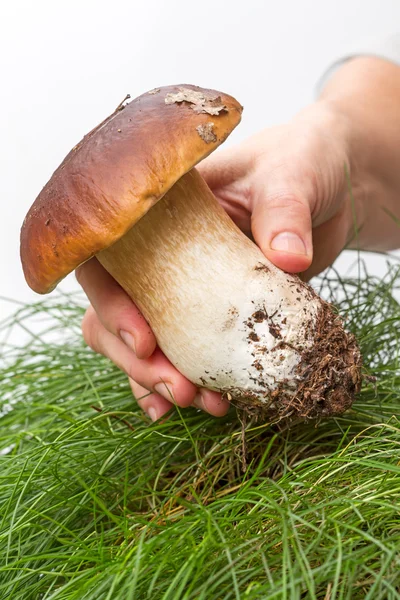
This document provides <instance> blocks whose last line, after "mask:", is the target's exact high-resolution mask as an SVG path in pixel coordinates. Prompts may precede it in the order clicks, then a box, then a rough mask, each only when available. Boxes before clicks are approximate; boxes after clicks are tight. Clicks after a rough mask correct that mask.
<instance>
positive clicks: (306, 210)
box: [251, 176, 313, 273]
mask: <svg viewBox="0 0 400 600" xmlns="http://www.w3.org/2000/svg"><path fill="white" fill-rule="evenodd" d="M257 179H258V185H257V180H256V181H255V186H254V196H253V210H252V217H251V228H252V232H253V236H254V239H255V241H256V243H257V245H258V246H259V247H260V248H261V250H262V251H263V253H264V254H265V256H266V257H267V258H268V259H269V260H270V261H271V262H272V263H273V264H274V265H276V266H277V267H279V268H280V269H283V270H284V271H289V272H292V273H299V272H301V271H304V270H306V269H307V268H308V267H309V266H310V265H311V262H312V259H313V245H312V219H311V203H312V201H311V200H310V194H309V193H307V191H305V190H302V188H301V186H298V185H295V184H293V183H292V184H291V185H290V187H289V186H288V182H289V181H290V179H289V178H287V180H286V179H285V178H283V180H282V179H281V178H279V179H276V178H271V179H270V181H268V182H265V181H263V180H261V178H260V176H258V178H257Z"/></svg>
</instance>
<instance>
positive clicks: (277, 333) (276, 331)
mask: <svg viewBox="0 0 400 600" xmlns="http://www.w3.org/2000/svg"><path fill="white" fill-rule="evenodd" d="M268 329H269V332H270V334H271V335H272V337H274V338H275V339H280V338H281V337H282V334H281V330H280V328H279V327H278V325H276V324H275V323H270V324H269V325H268Z"/></svg>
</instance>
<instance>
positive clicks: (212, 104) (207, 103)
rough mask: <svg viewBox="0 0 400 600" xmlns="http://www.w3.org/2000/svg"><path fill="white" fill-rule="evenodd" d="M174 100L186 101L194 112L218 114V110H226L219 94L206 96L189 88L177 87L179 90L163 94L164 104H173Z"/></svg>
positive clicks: (178, 101)
mask: <svg viewBox="0 0 400 600" xmlns="http://www.w3.org/2000/svg"><path fill="white" fill-rule="evenodd" d="M175 102H177V103H180V102H188V103H189V104H191V107H190V108H191V109H192V110H194V112H196V113H199V114H200V113H207V114H209V115H215V116H216V115H219V113H220V112H222V111H226V112H228V109H227V107H226V106H225V104H223V103H222V99H221V96H214V97H211V98H207V96H205V95H204V94H203V93H202V92H198V91H196V90H191V89H189V88H179V92H176V93H175V94H174V93H169V94H167V95H166V96H165V104H174V103H175Z"/></svg>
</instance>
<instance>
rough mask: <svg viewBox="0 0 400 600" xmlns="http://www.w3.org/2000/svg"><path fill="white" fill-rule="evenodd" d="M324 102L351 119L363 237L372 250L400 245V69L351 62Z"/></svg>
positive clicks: (353, 175)
mask: <svg viewBox="0 0 400 600" xmlns="http://www.w3.org/2000/svg"><path fill="white" fill-rule="evenodd" d="M319 101H320V102H322V103H324V104H326V105H328V106H329V107H330V108H332V109H333V110H334V111H338V112H340V113H341V114H342V115H344V116H345V118H346V119H347V122H348V128H349V165H348V166H349V170H350V177H351V185H352V191H353V195H354V199H355V209H356V215H357V226H358V228H359V234H358V239H357V240H355V239H354V238H353V240H352V242H351V246H352V247H355V246H357V245H358V246H359V247H361V248H364V249H369V250H390V249H394V248H398V247H400V67H399V66H397V65H395V64H393V63H391V62H389V61H385V60H383V59H380V58H370V57H359V58H355V59H352V60H350V61H348V62H347V63H345V64H344V65H343V66H342V67H341V68H340V69H339V70H338V71H336V73H335V74H334V75H333V76H332V77H331V79H330V80H329V81H328V83H327V84H326V85H325V87H324V88H323V90H322V92H321V95H320V98H319Z"/></svg>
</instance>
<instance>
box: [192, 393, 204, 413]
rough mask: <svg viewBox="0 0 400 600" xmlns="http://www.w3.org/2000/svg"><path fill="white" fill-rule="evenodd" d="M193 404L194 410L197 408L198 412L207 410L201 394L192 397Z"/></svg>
mask: <svg viewBox="0 0 400 600" xmlns="http://www.w3.org/2000/svg"><path fill="white" fill-rule="evenodd" d="M193 404H194V406H196V408H199V409H200V410H205V411H206V410H207V408H206V405H205V403H204V400H203V397H202V395H201V394H196V396H195V397H194V400H193Z"/></svg>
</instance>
